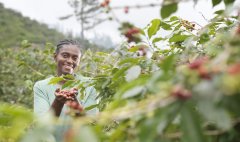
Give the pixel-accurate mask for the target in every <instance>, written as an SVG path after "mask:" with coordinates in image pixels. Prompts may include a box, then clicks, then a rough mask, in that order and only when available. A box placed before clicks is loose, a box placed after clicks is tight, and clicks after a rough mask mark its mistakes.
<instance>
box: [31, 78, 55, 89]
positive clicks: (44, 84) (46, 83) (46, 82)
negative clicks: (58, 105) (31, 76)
mask: <svg viewBox="0 0 240 142" xmlns="http://www.w3.org/2000/svg"><path fill="white" fill-rule="evenodd" d="M52 78H53V76H49V77H47V78H45V79H43V80H39V81H37V82H36V83H35V85H34V86H38V87H43V86H47V85H48V83H49V81H50V80H51V79H52Z"/></svg>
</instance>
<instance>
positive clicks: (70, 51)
mask: <svg viewBox="0 0 240 142" xmlns="http://www.w3.org/2000/svg"><path fill="white" fill-rule="evenodd" d="M80 57H81V52H80V49H79V48H78V47H77V46H76V45H63V47H62V48H60V50H59V52H58V53H57V54H55V55H54V59H55V61H56V63H57V73H58V76H61V75H66V74H73V72H74V70H75V69H76V68H77V67H78V65H79V62H80Z"/></svg>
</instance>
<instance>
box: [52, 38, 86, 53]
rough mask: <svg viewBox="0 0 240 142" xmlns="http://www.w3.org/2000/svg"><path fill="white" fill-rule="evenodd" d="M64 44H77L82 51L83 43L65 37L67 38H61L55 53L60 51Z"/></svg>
mask: <svg viewBox="0 0 240 142" xmlns="http://www.w3.org/2000/svg"><path fill="white" fill-rule="evenodd" d="M63 45H76V46H77V47H78V48H79V50H80V52H81V45H80V43H79V42H78V41H76V40H72V39H65V40H61V41H59V42H58V43H57V48H56V50H55V53H58V52H59V50H60V49H61V48H62V47H63Z"/></svg>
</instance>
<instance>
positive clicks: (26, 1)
mask: <svg viewBox="0 0 240 142" xmlns="http://www.w3.org/2000/svg"><path fill="white" fill-rule="evenodd" d="M199 1H200V2H199V3H198V4H197V6H196V7H195V8H193V3H192V2H188V3H181V4H180V6H179V8H178V12H177V13H176V14H174V15H177V16H180V17H182V18H183V19H187V20H190V21H195V22H197V23H199V24H201V25H204V24H206V23H207V21H206V20H205V19H204V18H203V16H202V15H204V17H205V18H206V19H210V18H211V17H212V14H213V12H214V11H216V10H218V9H221V8H223V4H221V5H220V6H218V7H216V8H215V9H212V6H211V4H210V3H211V0H199ZM0 2H1V3H3V4H4V5H5V7H7V8H11V9H14V10H16V11H18V12H20V13H22V14H23V15H24V16H28V17H30V18H31V19H35V20H37V21H40V22H42V23H46V24H48V25H49V26H50V27H55V28H57V29H59V30H60V31H62V32H67V31H72V32H73V33H74V34H75V35H78V34H79V33H80V31H81V29H80V25H79V23H78V22H77V21H76V20H75V19H74V18H70V19H68V20H65V21H61V20H59V17H62V16H65V15H68V14H71V13H73V9H72V8H71V7H70V6H69V5H68V1H67V0H0ZM159 2H161V0H111V6H116V5H118V6H125V5H136V4H138V5H141V4H146V3H159ZM235 3H238V4H240V0H237V2H235ZM159 11H160V9H159V7H158V8H157V7H156V8H144V9H132V10H131V9H130V10H129V13H128V14H125V13H124V12H123V10H115V11H114V13H115V14H116V15H117V16H118V18H119V19H120V20H121V21H130V22H132V23H134V24H135V25H136V26H138V27H140V28H143V27H145V26H146V25H147V24H148V23H149V22H150V21H151V20H152V19H153V18H159V17H160V12H159ZM118 26H119V25H118V24H117V23H116V22H105V23H103V24H101V25H99V26H97V27H95V28H94V29H93V30H91V31H89V32H87V37H89V38H92V37H93V36H94V35H96V34H97V35H98V36H101V35H107V36H109V37H111V38H112V40H113V41H114V42H118V41H121V40H122V38H121V37H120V36H119V32H118V30H117V28H118Z"/></svg>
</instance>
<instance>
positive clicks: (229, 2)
mask: <svg viewBox="0 0 240 142" xmlns="http://www.w3.org/2000/svg"><path fill="white" fill-rule="evenodd" d="M234 1H235V0H224V3H225V5H229V4H233V3H234Z"/></svg>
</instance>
